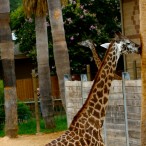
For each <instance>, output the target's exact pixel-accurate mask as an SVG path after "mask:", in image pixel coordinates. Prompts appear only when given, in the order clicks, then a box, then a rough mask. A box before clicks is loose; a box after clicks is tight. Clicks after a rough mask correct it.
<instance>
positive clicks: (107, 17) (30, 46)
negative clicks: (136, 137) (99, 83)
mask: <svg viewBox="0 0 146 146" xmlns="http://www.w3.org/2000/svg"><path fill="white" fill-rule="evenodd" d="M62 11H63V19H64V28H65V34H66V41H67V46H68V49H69V56H70V65H71V72H72V73H76V74H77V73H78V74H81V73H85V72H86V65H87V64H90V65H91V68H95V69H96V67H95V64H94V61H93V58H92V54H91V51H90V50H89V49H88V48H85V47H82V46H79V45H78V43H79V42H80V41H82V40H85V39H92V40H93V41H94V43H95V44H96V49H97V52H98V54H99V56H100V57H101V58H102V57H103V56H104V52H105V50H104V49H103V48H101V47H100V44H102V43H105V42H108V41H110V39H111V38H112V37H113V34H114V33H113V32H114V31H117V30H120V24H121V23H120V20H121V19H120V7H119V1H118V0H90V1H89V0H85V1H82V0H81V1H80V6H77V4H76V2H75V1H74V2H73V3H72V4H69V5H67V6H66V7H63V8H62ZM47 25H48V43H49V55H50V70H51V72H52V73H55V63H54V59H53V47H52V46H53V45H52V37H51V27H50V22H49V17H48V16H47ZM11 27H12V29H13V30H15V35H16V37H17V40H16V43H19V45H20V50H21V51H22V52H23V53H25V54H26V55H28V56H31V57H32V58H33V59H35V56H36V51H35V43H36V41H35V29H34V27H35V25H34V18H28V19H26V18H25V16H24V11H23V8H22V7H21V6H20V7H19V8H18V9H16V10H15V11H14V12H12V13H11ZM93 71H94V70H93Z"/></svg>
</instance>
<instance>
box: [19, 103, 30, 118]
mask: <svg viewBox="0 0 146 146" xmlns="http://www.w3.org/2000/svg"><path fill="white" fill-rule="evenodd" d="M17 112H18V119H19V120H28V119H30V117H31V111H30V109H29V107H28V106H27V105H26V104H25V103H23V102H20V103H18V107H17Z"/></svg>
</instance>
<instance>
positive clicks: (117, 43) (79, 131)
mask: <svg viewBox="0 0 146 146" xmlns="http://www.w3.org/2000/svg"><path fill="white" fill-rule="evenodd" d="M128 53H137V54H139V53H140V46H139V45H137V44H135V43H133V42H132V41H130V40H129V39H128V38H126V37H124V36H122V35H121V34H118V36H117V37H116V38H115V39H114V40H113V41H112V42H111V43H110V45H109V48H108V50H107V52H106V54H105V57H104V59H103V61H102V64H101V66H100V68H99V70H98V72H97V74H96V76H95V79H94V82H93V85H92V88H91V90H90V93H89V95H88V98H87V100H86V101H85V103H84V105H83V106H82V108H81V109H80V110H79V111H78V113H77V114H76V116H75V117H74V119H73V121H72V122H71V124H70V127H69V129H68V130H67V131H66V132H65V133H64V134H63V135H61V136H60V137H59V138H57V139H55V140H53V141H52V142H50V143H48V144H47V145H46V146H105V145H104V142H103V138H102V136H101V129H102V125H103V121H104V118H105V114H106V107H107V104H108V97H109V90H110V86H111V82H112V80H113V77H114V72H115V70H116V65H117V62H118V59H119V57H120V55H121V54H128Z"/></svg>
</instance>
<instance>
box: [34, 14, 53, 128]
mask: <svg viewBox="0 0 146 146" xmlns="http://www.w3.org/2000/svg"><path fill="white" fill-rule="evenodd" d="M35 26H36V49H37V62H38V77H39V88H40V104H41V111H42V115H43V118H44V120H45V127H46V128H53V127H55V123H54V110H53V102H52V97H51V80H50V69H49V57H48V56H49V51H48V38H47V24H46V17H45V16H41V17H39V16H36V17H35Z"/></svg>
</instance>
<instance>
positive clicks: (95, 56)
mask: <svg viewBox="0 0 146 146" xmlns="http://www.w3.org/2000/svg"><path fill="white" fill-rule="evenodd" d="M91 51H92V54H93V58H94V61H95V64H96V66H97V68H100V66H101V63H102V62H101V60H100V58H99V56H98V54H97V53H96V49H95V47H93V48H92V49H91Z"/></svg>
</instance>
